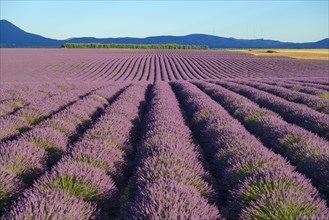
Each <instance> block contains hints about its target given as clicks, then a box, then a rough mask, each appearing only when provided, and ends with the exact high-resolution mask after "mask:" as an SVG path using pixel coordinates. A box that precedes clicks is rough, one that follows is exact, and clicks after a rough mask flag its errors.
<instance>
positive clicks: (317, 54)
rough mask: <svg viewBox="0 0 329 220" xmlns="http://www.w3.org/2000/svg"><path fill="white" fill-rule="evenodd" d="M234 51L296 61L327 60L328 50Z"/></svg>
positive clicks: (328, 56)
mask: <svg viewBox="0 0 329 220" xmlns="http://www.w3.org/2000/svg"><path fill="white" fill-rule="evenodd" d="M234 51H239V52H244V53H250V54H253V55H256V56H286V57H293V58H297V59H313V60H329V49H251V50H234Z"/></svg>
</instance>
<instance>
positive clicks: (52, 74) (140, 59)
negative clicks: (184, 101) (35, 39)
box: [1, 49, 328, 86]
mask: <svg viewBox="0 0 329 220" xmlns="http://www.w3.org/2000/svg"><path fill="white" fill-rule="evenodd" d="M1 55H2V56H1V59H2V60H3V62H2V65H1V67H2V69H1V74H2V75H1V76H2V81H4V82H13V81H16V80H17V81H22V80H26V81H50V80H72V79H74V80H77V79H80V80H88V81H98V82H100V81H135V82H136V81H148V82H154V81H174V80H204V79H209V80H211V79H213V80H216V79H225V78H245V77H249V78H254V77H262V78H268V77H284V78H286V77H301V76H303V77H308V76H309V75H310V73H312V75H313V76H318V77H328V76H327V71H328V62H327V61H325V60H322V61H321V60H300V59H292V58H287V57H262V56H253V55H250V54H244V53H240V52H233V51H221V50H212V51H210V50H209V51H180V50H103V49H100V50H98V49H89V50H88V49H82V50H75V49H72V50H71V49H65V50H61V49H51V50H39V49H33V50H31V49H19V50H11V49H1ZM13 60H19V62H13ZM303 79H304V80H305V78H303ZM314 82H315V83H317V81H316V80H314V81H313V83H314ZM324 86H325V85H324ZM327 86H328V85H327Z"/></svg>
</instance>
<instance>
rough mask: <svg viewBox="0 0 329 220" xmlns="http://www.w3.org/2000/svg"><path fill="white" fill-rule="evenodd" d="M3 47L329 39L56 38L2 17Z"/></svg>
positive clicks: (328, 43)
mask: <svg viewBox="0 0 329 220" xmlns="http://www.w3.org/2000/svg"><path fill="white" fill-rule="evenodd" d="M0 26H1V39H0V46H1V47H60V46H61V45H63V44H64V43H101V44H111V43H114V44H180V45H206V46H208V47H209V48H329V38H325V39H323V40H320V41H317V42H308V43H290V42H280V41H275V40H264V39H255V40H242V39H235V38H225V37H218V36H212V35H206V34H190V35H186V36H154V37H146V38H132V37H124V38H93V37H82V38H71V39H68V40H55V39H50V38H45V37H42V36H40V35H36V34H31V33H27V32H25V31H23V30H22V29H20V28H18V27H17V26H15V25H14V24H12V23H10V22H9V21H6V20H0Z"/></svg>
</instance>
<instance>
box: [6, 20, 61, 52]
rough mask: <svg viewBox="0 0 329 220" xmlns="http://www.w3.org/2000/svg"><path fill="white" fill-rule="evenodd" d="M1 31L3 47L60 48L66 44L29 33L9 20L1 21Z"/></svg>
mask: <svg viewBox="0 0 329 220" xmlns="http://www.w3.org/2000/svg"><path fill="white" fill-rule="evenodd" d="M0 30H1V33H0V46H1V47H35V46H40V47H41V46H44V47H58V46H60V45H62V44H63V43H64V41H60V40H54V39H50V38H45V37H42V36H40V35H36V34H31V33H27V32H25V31H23V30H22V29H20V28H18V27H17V26H15V25H13V24H12V23H10V22H9V21H7V20H0Z"/></svg>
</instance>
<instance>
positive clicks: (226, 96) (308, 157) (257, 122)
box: [196, 82, 329, 198]
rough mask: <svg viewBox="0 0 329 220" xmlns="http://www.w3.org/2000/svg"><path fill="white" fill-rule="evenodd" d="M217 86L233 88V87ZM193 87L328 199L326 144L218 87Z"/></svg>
mask: <svg viewBox="0 0 329 220" xmlns="http://www.w3.org/2000/svg"><path fill="white" fill-rule="evenodd" d="M217 83H218V84H220V85H224V86H228V87H229V88H235V87H234V84H232V83H224V82H217ZM196 85H197V86H199V87H200V88H201V89H202V90H203V91H204V92H206V93H207V94H208V95H210V96H211V97H212V98H213V99H214V100H216V101H217V102H218V103H220V104H221V105H222V106H223V107H225V108H226V109H227V110H228V111H229V112H230V113H231V114H232V115H233V116H234V117H235V118H237V119H238V120H239V121H240V122H241V123H243V124H244V126H245V127H246V128H247V129H248V131H249V132H250V133H251V134H253V135H255V136H256V137H258V138H260V140H261V141H262V142H263V143H264V144H266V146H268V147H269V148H271V149H272V150H274V152H276V153H279V154H281V155H283V156H284V157H286V158H287V159H288V160H289V161H290V162H291V163H292V164H293V165H294V166H296V168H297V170H298V171H299V172H301V173H303V174H305V175H306V176H307V177H309V178H310V179H311V180H312V181H313V184H314V185H315V186H317V188H318V189H319V190H320V191H321V192H322V193H323V194H324V195H325V196H326V197H327V198H329V170H328V169H327V167H329V142H327V141H326V140H324V139H323V138H320V137H319V136H317V135H315V134H314V133H312V132H309V131H307V130H305V129H302V128H300V127H298V126H296V125H293V124H289V123H287V122H285V121H284V120H283V119H282V118H281V117H280V116H279V115H277V114H276V113H274V112H272V111H269V110H268V109H265V108H261V107H259V106H258V105H257V104H255V103H253V102H252V101H250V100H249V99H247V98H245V97H243V96H241V95H238V94H237V93H234V92H232V91H229V90H227V89H225V88H223V87H221V86H219V85H213V84H209V83H205V82H196Z"/></svg>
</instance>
